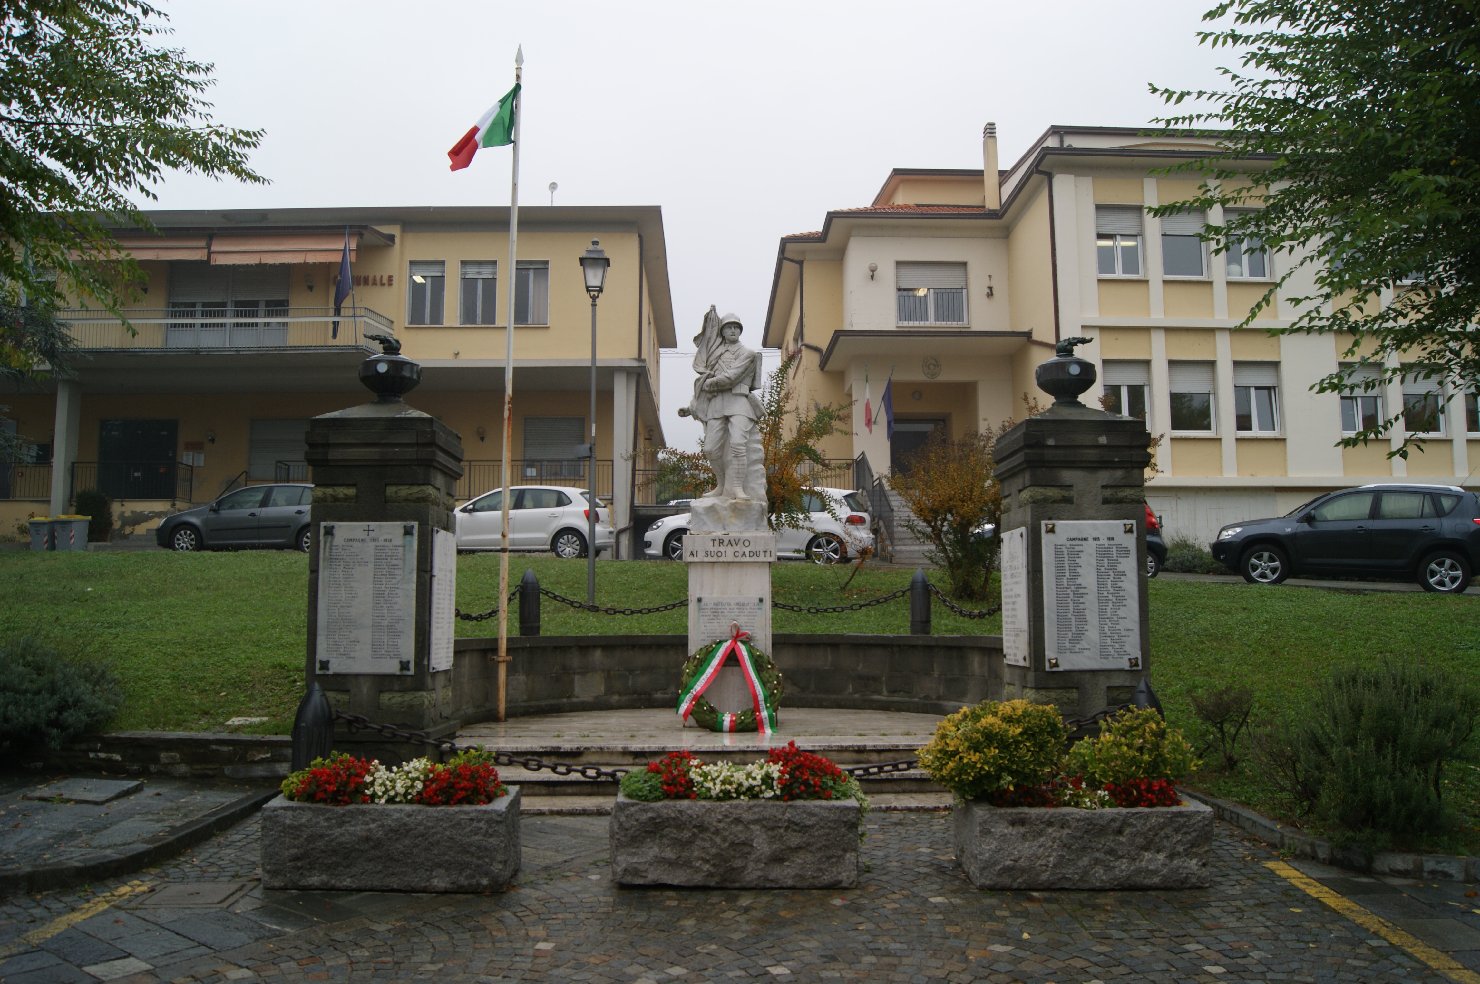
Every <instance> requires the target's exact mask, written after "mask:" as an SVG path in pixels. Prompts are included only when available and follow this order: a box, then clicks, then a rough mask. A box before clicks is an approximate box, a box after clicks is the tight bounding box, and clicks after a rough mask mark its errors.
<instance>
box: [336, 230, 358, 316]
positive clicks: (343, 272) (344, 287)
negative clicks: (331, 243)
mask: <svg viewBox="0 0 1480 984" xmlns="http://www.w3.org/2000/svg"><path fill="white" fill-rule="evenodd" d="M353 282H354V281H353V279H352V278H351V276H350V272H349V230H348V229H345V230H344V253H343V254H342V255H341V256H340V257H339V280H338V281H336V282H335V284H334V327H333V330H332V331H331V332H330V336H331V337H333V338H338V337H339V312H340V310H341V309H342V308H343V307H344V299H345V298H346V297H348V296H349V292H350V286H351V284H352V283H353Z"/></svg>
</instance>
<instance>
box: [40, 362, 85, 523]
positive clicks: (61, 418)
mask: <svg viewBox="0 0 1480 984" xmlns="http://www.w3.org/2000/svg"><path fill="white" fill-rule="evenodd" d="M81 418H82V384H81V383H79V382H77V380H75V379H58V380H57V403H56V418H55V421H56V426H55V427H53V428H52V438H51V461H52V465H51V502H50V503H49V504H48V505H47V508H48V509H49V510H51V511H50V513H49V514H48V515H51V516H60V515H61V514H62V513H70V512H71V511H72V497H73V496H74V495H76V494H77V493H78V492H81V491H82V490H81V489H74V488H72V487H71V485H72V465H73V464H75V463H76V461H77V435H78V431H79V430H80V427H79V421H80V420H81Z"/></svg>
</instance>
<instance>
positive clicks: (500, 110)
mask: <svg viewBox="0 0 1480 984" xmlns="http://www.w3.org/2000/svg"><path fill="white" fill-rule="evenodd" d="M519 89H520V84H519V83H518V82H515V83H514V88H512V89H510V90H509V91H508V92H506V93H504V97H503V98H502V99H500V100H499V101H498V103H497V104H496V105H494V106H490V107H489V108H488V111H487V112H486V113H484V114H483V115H482V116H480V117H478V122H477V123H474V124H473V127H472V129H470V130H468V132H467V133H464V134H463V135H462V139H461V140H459V141H458V142H457V143H455V144H453V145H452V149H451V150H449V151H448V152H447V156H448V158H449V159H450V160H451V161H452V167H451V170H453V171H461V170H462V169H463V168H465V167H467V166H468V165H469V164H471V163H473V155H474V154H476V153H478V148H479V147H507V146H508V145H509V144H511V143H513V142H514V101H515V99H517V98H518V96H519Z"/></svg>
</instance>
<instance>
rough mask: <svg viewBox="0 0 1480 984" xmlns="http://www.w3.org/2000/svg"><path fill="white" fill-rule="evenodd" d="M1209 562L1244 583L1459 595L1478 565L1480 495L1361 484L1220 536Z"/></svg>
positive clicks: (1231, 527) (1449, 488)
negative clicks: (1343, 584) (1322, 580)
mask: <svg viewBox="0 0 1480 984" xmlns="http://www.w3.org/2000/svg"><path fill="white" fill-rule="evenodd" d="M1212 551H1213V559H1214V560H1216V561H1218V562H1219V563H1220V564H1223V565H1224V566H1226V567H1229V568H1231V569H1232V570H1234V571H1237V572H1238V573H1240V574H1242V575H1243V576H1244V580H1245V581H1250V582H1256V583H1260V584H1279V583H1280V582H1281V581H1283V580H1284V579H1285V578H1287V577H1301V576H1310V575H1324V576H1327V577H1332V576H1335V577H1368V578H1380V579H1383V580H1391V581H1406V580H1409V579H1410V578H1411V579H1414V580H1417V581H1418V583H1419V584H1420V585H1422V586H1423V589H1424V590H1425V591H1440V592H1444V593H1446V594H1458V593H1459V592H1461V591H1463V590H1465V588H1466V587H1467V586H1468V585H1469V583H1470V578H1471V577H1472V576H1473V575H1474V573H1475V570H1476V568H1477V567H1480V498H1477V496H1476V494H1475V493H1474V492H1467V491H1465V490H1464V489H1461V488H1458V487H1456V486H1453V485H1406V484H1404V485H1399V484H1393V485H1364V486H1362V487H1361V488H1356V489H1341V490H1339V491H1337V492H1328V493H1327V494H1325V495H1321V496H1317V497H1316V498H1314V499H1312V500H1310V501H1309V502H1307V503H1305V505H1303V506H1301V507H1300V508H1298V509H1296V510H1294V511H1293V512H1290V513H1288V514H1286V515H1285V516H1282V517H1280V518H1278V519H1253V520H1249V521H1248V522H1245V523H1234V524H1232V525H1229V526H1225V527H1223V529H1221V530H1219V531H1218V538H1217V539H1216V540H1214V541H1213V544H1212Z"/></svg>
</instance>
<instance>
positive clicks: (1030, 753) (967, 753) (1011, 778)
mask: <svg viewBox="0 0 1480 984" xmlns="http://www.w3.org/2000/svg"><path fill="white" fill-rule="evenodd" d="M1067 737H1068V732H1067V729H1066V727H1065V726H1064V722H1063V719H1062V717H1060V715H1059V712H1058V710H1057V709H1055V708H1053V707H1049V706H1045V705H1039V704H1031V703H1028V702H1027V701H1020V700H1018V701H1007V702H996V701H986V702H984V703H982V704H979V705H977V706H975V707H968V708H963V709H962V710H960V711H957V712H956V713H955V714H952V715H950V716H949V717H947V718H946V719H945V720H944V721H942V722H941V723H940V726H939V727H938V728H937V729H936V733H935V736H934V738H932V739H931V741H930V743H929V744H928V745H927V746H926V747H925V748H923V749H921V750H920V764H921V765H922V766H923V767H924V768H925V770H926V771H927V772H929V773H930V775H931V776H932V778H934V779H935V780H936V781H937V782H940V783H941V784H942V785H944V786H946V788H948V789H950V790H951V791H952V792H953V793H955V795H956V803H955V807H954V812H955V836H956V857H957V860H958V861H959V862H960V863H961V866H962V868H963V869H964V870H965V872H966V875H967V878H968V879H970V881H971V883H972V884H973V885H976V886H977V887H978V888H1015V889H1052V888H1087V889H1088V888H1092V889H1114V888H1189V887H1194V886H1201V885H1206V884H1208V878H1209V875H1208V863H1207V854H1208V847H1209V845H1210V844H1211V842H1212V835H1213V813H1212V811H1211V810H1210V809H1208V808H1207V807H1205V806H1203V805H1202V804H1199V803H1183V802H1182V800H1181V798H1180V797H1179V796H1178V795H1177V791H1176V787H1175V785H1174V784H1173V783H1174V781H1175V780H1176V779H1177V778H1178V777H1180V776H1182V775H1185V774H1186V773H1187V772H1189V771H1191V770H1192V769H1193V768H1194V767H1195V765H1196V761H1195V759H1194V758H1193V755H1192V749H1191V746H1189V745H1188V744H1187V741H1186V739H1184V738H1183V737H1182V736H1181V735H1180V734H1178V733H1177V732H1176V731H1175V730H1173V729H1171V728H1168V727H1167V725H1166V722H1165V721H1163V720H1162V718H1161V715H1160V714H1159V713H1158V712H1156V711H1154V710H1150V709H1139V710H1126V711H1123V712H1121V713H1120V714H1118V715H1116V716H1114V717H1112V718H1109V719H1108V720H1106V721H1104V722H1103V723H1102V724H1101V730H1100V735H1099V736H1098V737H1096V738H1089V739H1085V740H1083V741H1081V742H1079V743H1078V744H1077V745H1075V746H1074V747H1073V748H1071V749H1068V750H1067V752H1066V751H1065V742H1066V740H1067Z"/></svg>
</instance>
